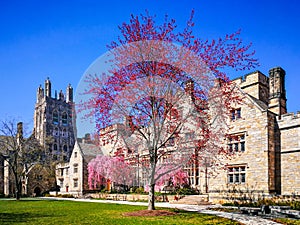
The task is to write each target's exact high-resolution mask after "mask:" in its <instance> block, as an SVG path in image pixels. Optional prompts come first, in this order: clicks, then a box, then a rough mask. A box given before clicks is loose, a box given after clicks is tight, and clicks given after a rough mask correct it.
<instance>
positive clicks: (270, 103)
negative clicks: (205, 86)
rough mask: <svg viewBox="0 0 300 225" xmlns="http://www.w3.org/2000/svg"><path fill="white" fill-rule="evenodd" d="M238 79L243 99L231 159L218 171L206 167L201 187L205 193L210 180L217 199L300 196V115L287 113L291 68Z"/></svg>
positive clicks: (232, 132) (234, 117) (233, 127)
mask: <svg viewBox="0 0 300 225" xmlns="http://www.w3.org/2000/svg"><path fill="white" fill-rule="evenodd" d="M233 82H234V83H235V84H236V85H237V87H236V88H237V89H238V90H239V92H240V95H241V96H242V97H243V102H242V103H241V104H239V105H235V106H233V108H232V111H231V118H230V119H231V121H230V126H229V130H228V138H227V139H226V140H225V144H226V145H227V148H228V149H229V152H230V153H231V158H230V159H228V160H224V161H223V164H224V165H225V166H224V169H223V170H219V171H217V173H214V175H208V176H207V174H204V173H201V172H200V178H199V179H200V181H199V183H200V185H199V186H198V188H199V189H200V190H201V191H202V192H205V188H204V187H203V185H201V184H205V183H208V192H209V193H210V194H211V196H212V197H213V196H215V197H216V198H219V197H225V198H226V197H227V198H228V197H230V196H231V197H232V196H234V197H241V198H245V197H250V196H249V194H251V195H253V196H257V195H270V194H282V195H299V193H300V192H299V191H300V167H299V166H300V164H299V162H300V153H299V152H300V114H299V113H297V114H296V115H295V114H293V113H291V114H287V109H286V101H287V99H286V90H285V71H284V70H283V69H282V68H280V67H277V68H273V69H271V70H270V71H269V77H267V76H266V75H264V74H262V73H261V72H259V71H257V72H254V73H251V74H248V75H246V76H245V77H241V78H237V79H235V80H233ZM210 169H211V168H210ZM202 171H203V170H202ZM210 174H213V173H210ZM237 195H239V196H237ZM253 196H252V197H253Z"/></svg>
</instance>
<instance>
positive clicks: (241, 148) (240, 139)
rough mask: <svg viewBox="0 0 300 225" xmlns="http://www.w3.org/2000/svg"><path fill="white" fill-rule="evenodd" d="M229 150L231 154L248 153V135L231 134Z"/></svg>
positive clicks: (229, 136)
mask: <svg viewBox="0 0 300 225" xmlns="http://www.w3.org/2000/svg"><path fill="white" fill-rule="evenodd" d="M227 149H228V151H229V153H238V152H241V153H242V152H245V151H246V133H245V132H243V133H238V134H230V135H228V138H227Z"/></svg>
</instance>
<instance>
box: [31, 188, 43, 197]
mask: <svg viewBox="0 0 300 225" xmlns="http://www.w3.org/2000/svg"><path fill="white" fill-rule="evenodd" d="M33 193H34V196H40V195H41V193H42V190H41V188H40V187H35V188H34V190H33Z"/></svg>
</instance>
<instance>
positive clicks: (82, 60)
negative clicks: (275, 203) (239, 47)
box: [0, 0, 300, 129]
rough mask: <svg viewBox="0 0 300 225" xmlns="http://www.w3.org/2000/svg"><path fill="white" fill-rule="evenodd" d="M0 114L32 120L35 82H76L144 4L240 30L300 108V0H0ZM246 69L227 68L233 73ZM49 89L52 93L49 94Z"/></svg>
mask: <svg viewBox="0 0 300 225" xmlns="http://www.w3.org/2000/svg"><path fill="white" fill-rule="evenodd" d="M0 9H1V14H0V28H1V30H0V32H1V35H0V73H1V75H0V96H1V97H0V119H1V120H2V119H6V118H16V119H18V120H23V121H24V122H25V123H27V124H28V129H32V126H33V111H34V104H35V101H36V89H37V87H38V86H39V85H40V84H43V83H44V80H45V79H46V78H47V77H50V79H51V81H52V89H53V92H54V90H58V91H59V90H60V89H62V90H63V91H65V89H66V87H67V85H68V84H69V83H71V84H72V86H73V87H74V88H75V89H76V86H77V84H78V83H79V81H80V78H81V77H82V75H83V73H84V71H85V70H86V69H87V68H88V67H89V65H90V64H91V63H92V62H93V61H94V60H96V59H97V58H98V57H99V56H100V55H102V54H104V53H105V52H106V50H107V49H106V45H107V44H109V43H110V42H111V41H112V40H115V39H116V38H117V36H118V35H119V31H118V25H120V24H121V23H122V22H124V21H128V20H129V17H130V14H132V13H133V14H139V13H142V12H144V11H145V10H146V9H147V10H148V11H149V12H150V13H151V14H156V15H157V20H158V21H159V20H160V19H162V18H163V16H164V14H166V13H167V14H168V15H169V16H170V17H172V18H174V19H176V21H177V23H178V25H179V27H180V26H183V25H184V24H185V22H186V20H187V19H188V17H189V15H190V12H191V10H192V9H195V23H196V27H195V31H196V34H197V35H198V36H200V37H202V38H203V39H211V38H219V37H222V36H224V35H225V34H227V33H232V32H234V31H236V30H238V29H239V28H241V29H242V34H241V37H242V38H243V40H244V41H245V42H252V43H253V47H252V48H253V49H254V50H256V57H257V58H258V59H259V62H260V67H259V68H257V69H258V70H260V71H261V72H263V73H264V74H267V73H268V70H269V69H270V68H272V67H276V66H281V67H282V68H283V69H285V70H286V73H287V75H286V90H287V98H288V102H287V104H288V111H290V112H296V111H297V110H300V101H299V94H300V88H299V87H298V86H299V85H298V84H299V83H300V76H299V75H300V74H299V72H298V70H299V69H298V68H299V66H300V44H299V42H300V29H299V28H300V17H299V10H300V2H299V1H297V0H285V1H284V0H273V1H271V0H270V1H267V0H260V1H259V0H251V1H250V0H249V1H243V0H228V1H221V0H219V1H218V0H217V1H207V0H193V1H192V0H181V1H177V0H173V1H171V0H158V1H156V0H152V1H150V0H148V1H145V0H131V1H129V0H123V1H113V0H111V1H90V0H86V1H83V0H78V1H76V0H73V1H63V0H61V1H56V0H52V1H30V0H28V1H14V0H11V1H8V0H7V1H1V2H0ZM248 72H251V71H246V72H245V73H240V72H239V73H235V74H231V75H230V77H231V78H235V77H238V76H241V75H244V74H246V73H248ZM53 95H54V93H53Z"/></svg>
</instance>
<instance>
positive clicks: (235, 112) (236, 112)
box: [230, 108, 242, 121]
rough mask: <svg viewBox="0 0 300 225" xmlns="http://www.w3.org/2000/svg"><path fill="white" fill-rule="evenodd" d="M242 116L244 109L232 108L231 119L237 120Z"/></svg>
mask: <svg viewBox="0 0 300 225" xmlns="http://www.w3.org/2000/svg"><path fill="white" fill-rule="evenodd" d="M241 118H242V109H241V108H233V109H231V110H230V120H231V121H235V120H239V119H241Z"/></svg>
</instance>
